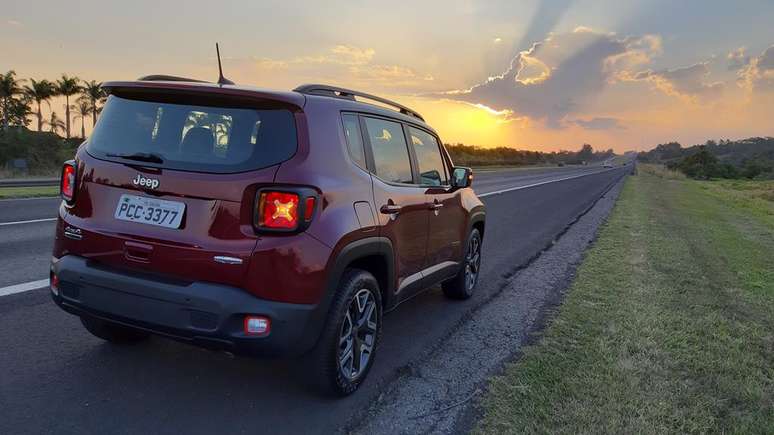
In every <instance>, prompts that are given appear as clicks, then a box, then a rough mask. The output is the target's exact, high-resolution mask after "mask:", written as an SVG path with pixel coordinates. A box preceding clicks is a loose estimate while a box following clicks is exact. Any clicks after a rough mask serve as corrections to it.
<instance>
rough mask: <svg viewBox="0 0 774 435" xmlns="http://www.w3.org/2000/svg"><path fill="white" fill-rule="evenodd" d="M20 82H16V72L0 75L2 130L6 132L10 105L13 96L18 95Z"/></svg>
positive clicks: (20, 89) (20, 90)
mask: <svg viewBox="0 0 774 435" xmlns="http://www.w3.org/2000/svg"><path fill="white" fill-rule="evenodd" d="M21 82H22V80H16V71H13V70H11V71H8V72H7V73H5V74H0V99H2V100H1V102H2V109H3V130H8V125H9V118H10V116H11V114H10V111H11V103H12V101H11V100H12V99H13V96H14V95H17V94H20V93H21V92H22V88H21V86H20V84H21Z"/></svg>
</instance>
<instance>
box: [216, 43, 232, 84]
mask: <svg viewBox="0 0 774 435" xmlns="http://www.w3.org/2000/svg"><path fill="white" fill-rule="evenodd" d="M215 52H216V53H218V74H219V75H220V76H219V77H218V84H219V85H233V84H234V82H232V81H231V80H229V79H227V78H225V77H223V67H222V66H221V65H220V47H218V43H217V42H216V43H215Z"/></svg>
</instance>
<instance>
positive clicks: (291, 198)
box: [253, 186, 319, 233]
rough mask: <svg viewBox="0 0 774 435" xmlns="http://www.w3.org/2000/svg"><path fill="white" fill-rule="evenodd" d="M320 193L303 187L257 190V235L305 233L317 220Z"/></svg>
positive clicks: (254, 217)
mask: <svg viewBox="0 0 774 435" xmlns="http://www.w3.org/2000/svg"><path fill="white" fill-rule="evenodd" d="M318 199H319V193H318V191H317V190H315V189H313V188H310V187H303V186H272V187H270V188H263V189H258V192H257V193H256V196H255V208H254V209H253V210H254V215H253V226H254V227H255V230H256V231H258V232H268V233H294V232H299V231H304V230H305V229H306V227H308V226H309V224H310V223H311V222H312V220H313V219H314V214H315V206H316V205H317V200H318Z"/></svg>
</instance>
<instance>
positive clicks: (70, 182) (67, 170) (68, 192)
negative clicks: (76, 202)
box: [59, 161, 76, 202]
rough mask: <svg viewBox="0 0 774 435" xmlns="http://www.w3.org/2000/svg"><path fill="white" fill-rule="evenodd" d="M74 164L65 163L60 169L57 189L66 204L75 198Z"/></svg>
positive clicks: (70, 162)
mask: <svg viewBox="0 0 774 435" xmlns="http://www.w3.org/2000/svg"><path fill="white" fill-rule="evenodd" d="M75 175H76V174H75V162H73V161H69V162H65V164H64V166H63V167H62V180H61V184H60V186H59V189H60V191H61V194H62V198H63V199H64V200H65V201H67V202H72V200H73V198H75Z"/></svg>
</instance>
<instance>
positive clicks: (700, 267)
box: [475, 171, 774, 434]
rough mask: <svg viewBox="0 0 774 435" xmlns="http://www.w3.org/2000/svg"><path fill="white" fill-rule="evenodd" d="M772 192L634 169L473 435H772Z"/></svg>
mask: <svg viewBox="0 0 774 435" xmlns="http://www.w3.org/2000/svg"><path fill="white" fill-rule="evenodd" d="M772 187H774V186H773V185H772V184H765V183H764V184H761V183H758V182H749V181H748V182H741V181H722V182H697V181H690V180H676V179H670V178H664V177H659V176H657V175H654V174H652V173H648V172H647V171H646V172H643V171H640V175H638V176H636V177H630V178H629V180H628V181H627V182H626V185H625V186H624V190H623V192H622V194H621V197H620V199H619V202H618V204H617V205H616V207H615V209H614V210H613V212H612V214H611V216H610V219H609V220H608V223H607V224H606V225H605V226H604V227H603V228H602V229H601V230H600V234H599V238H598V240H597V241H596V243H595V245H594V246H593V247H592V248H591V249H590V251H589V253H588V255H587V256H586V259H585V260H584V262H583V264H582V265H581V267H580V268H579V270H578V277H577V279H576V280H575V282H574V283H573V285H572V287H571V289H570V292H569V293H568V295H567V298H566V300H565V302H564V303H563V305H562V306H561V307H559V308H558V310H557V313H555V317H554V319H553V320H552V323H551V325H550V326H549V327H548V328H547V330H546V331H545V335H544V336H543V337H542V339H541V341H540V342H539V343H538V344H536V345H534V346H532V347H529V348H527V349H525V352H524V355H523V356H522V358H521V359H520V360H518V361H516V362H515V363H513V364H510V365H508V367H506V369H505V371H504V373H503V374H502V375H501V376H498V377H496V378H495V379H493V380H492V382H491V385H490V390H489V392H488V393H487V396H486V397H485V398H484V400H483V407H484V416H483V418H482V420H481V421H480V422H479V425H478V426H477V428H476V429H475V431H476V432H479V433H493V434H494V433H498V434H499V433H523V432H528V433H573V434H574V433H708V432H709V433H774V202H772V200H771V199H772V197H771V194H772Z"/></svg>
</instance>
